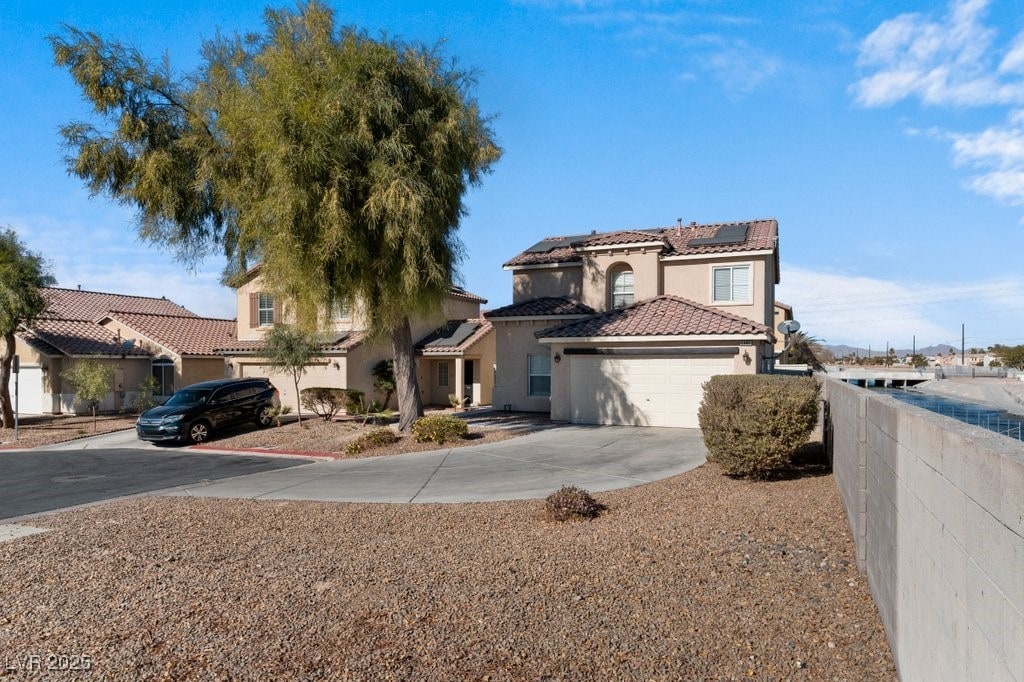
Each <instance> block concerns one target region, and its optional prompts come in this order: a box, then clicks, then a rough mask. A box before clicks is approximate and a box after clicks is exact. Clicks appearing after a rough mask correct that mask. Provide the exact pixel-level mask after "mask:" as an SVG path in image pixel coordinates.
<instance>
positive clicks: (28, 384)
mask: <svg viewBox="0 0 1024 682" xmlns="http://www.w3.org/2000/svg"><path fill="white" fill-rule="evenodd" d="M42 293H43V296H44V298H45V299H46V301H47V308H46V311H45V312H44V313H43V315H41V316H40V317H39V319H38V320H36V321H35V322H33V323H32V324H31V325H23V326H22V327H21V329H19V330H18V332H17V333H16V334H15V339H16V348H15V352H16V353H17V354H18V356H19V358H20V361H21V371H20V373H19V376H18V392H19V400H18V409H19V412H21V413H23V414H50V413H53V414H57V413H61V412H69V411H72V410H73V409H74V403H75V390H74V387H73V386H71V385H70V384H69V383H68V382H67V381H66V380H65V379H64V378H63V376H62V375H63V373H64V372H65V371H67V370H68V369H69V368H70V367H71V366H72V365H73V364H74V363H75V362H78V361H81V360H84V359H89V360H96V361H98V362H101V363H103V364H106V365H109V366H110V367H111V369H113V371H114V379H113V382H112V385H111V392H110V395H109V396H108V398H107V400H106V401H104V403H103V405H102V408H103V409H107V410H117V409H122V408H129V407H131V406H132V405H133V404H134V401H135V398H136V396H137V394H138V390H139V386H140V384H141V383H142V382H143V380H144V379H145V378H146V377H149V376H153V377H155V378H156V380H157V387H158V388H157V392H156V393H157V395H158V396H167V395H170V394H171V393H173V392H174V390H176V389H177V388H180V387H181V386H183V385H185V384H189V383H195V382H197V381H203V380H206V379H220V378H223V377H224V374H225V365H224V358H223V357H221V356H220V355H217V354H216V353H214V352H213V348H214V347H219V346H221V345H224V344H225V343H227V342H229V341H230V340H231V339H232V338H233V336H234V333H235V322H234V320H215V319H211V318H204V317H199V316H198V315H196V314H195V313H193V312H192V311H190V310H188V309H186V308H184V307H183V306H181V305H178V304H177V303H174V302H173V301H169V300H167V299H166V298H152V297H147V296H130V295H125V294H114V293H108V292H99V291H82V290H80V289H62V288H58V287H44V288H43V289H42ZM11 388H12V392H13V384H12V387H11Z"/></svg>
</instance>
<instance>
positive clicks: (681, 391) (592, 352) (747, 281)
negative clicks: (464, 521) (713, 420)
mask: <svg viewBox="0 0 1024 682" xmlns="http://www.w3.org/2000/svg"><path fill="white" fill-rule="evenodd" d="M504 267H505V269H506V270H511V271H512V278H513V283H512V287H513V289H512V304H511V305H508V306H504V307H502V308H498V309H496V310H492V311H490V312H488V313H486V316H487V319H489V320H490V321H491V323H492V324H493V325H494V329H495V334H496V343H497V357H498V360H497V369H496V374H495V386H494V405H495V406H496V407H499V408H506V409H513V410H526V411H541V412H547V411H550V414H551V418H552V419H553V420H556V421H568V422H573V423H581V424H635V425H648V426H676V427H696V426H697V410H698V407H699V405H700V401H701V398H702V396H703V389H702V386H701V385H702V383H703V382H704V381H706V380H707V379H708V378H709V377H711V376H713V375H715V374H739V373H757V372H768V371H771V369H772V367H773V363H774V348H773V344H774V341H775V339H774V335H773V333H772V321H773V315H774V309H775V305H774V304H775V285H776V284H777V283H778V281H779V248H778V223H777V222H776V221H775V220H773V219H768V220H753V221H749V222H736V223H724V224H713V225H697V224H691V225H689V226H683V225H681V224H680V225H676V226H673V227H667V228H654V229H643V230H623V231H617V232H605V233H591V234H589V235H579V236H570V237H551V238H548V239H545V240H543V241H541V242H539V243H537V244H535V245H533V246H531V247H530V248H528V249H526V250H525V251H523V252H522V253H520V254H518V255H517V256H515V257H514V258H512V259H511V260H509V261H508V262H507V263H506V264H505V266H504Z"/></svg>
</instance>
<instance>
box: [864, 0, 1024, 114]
mask: <svg viewBox="0 0 1024 682" xmlns="http://www.w3.org/2000/svg"><path fill="white" fill-rule="evenodd" d="M988 4H989V2H988V0H954V2H952V3H951V4H950V8H949V12H948V13H947V15H946V16H945V17H943V18H942V19H941V20H934V19H932V18H930V17H929V16H927V15H924V14H919V13H913V14H901V15H899V16H897V17H895V18H893V19H889V20H887V21H884V22H882V23H881V24H880V25H879V26H878V28H876V29H875V30H874V31H873V32H872V33H871V34H870V35H868V36H867V37H866V38H865V39H864V40H863V41H862V42H861V45H860V54H859V57H858V59H857V65H858V66H860V67H862V68H863V69H865V70H872V71H874V72H873V73H870V74H869V75H867V76H865V77H864V78H862V79H861V80H860V81H858V82H857V83H855V84H854V85H853V86H852V88H851V89H852V91H853V93H854V95H855V97H856V99H857V101H858V102H859V103H860V104H862V105H863V106H866V107H880V106H886V105H890V104H895V103H896V102H899V101H901V100H904V99H908V98H912V97H916V98H918V99H919V100H920V101H921V102H922V103H924V104H928V105H956V106H980V105H990V104H1020V103H1024V80H1022V79H1021V78H1020V76H1021V75H1024V32H1021V33H1020V34H1018V35H1017V36H1016V39H1015V40H1014V41H1013V44H1012V45H1011V46H1010V47H1009V48H1008V49H1005V50H1003V52H1004V54H1003V56H1002V59H1001V62H1000V61H999V60H998V57H999V55H998V52H999V50H998V48H997V47H996V45H995V43H996V38H997V33H996V31H995V30H994V29H992V28H989V27H987V26H986V25H985V24H984V23H983V19H984V15H985V10H986V9H987V7H988ZM997 62H999V63H998V64H997Z"/></svg>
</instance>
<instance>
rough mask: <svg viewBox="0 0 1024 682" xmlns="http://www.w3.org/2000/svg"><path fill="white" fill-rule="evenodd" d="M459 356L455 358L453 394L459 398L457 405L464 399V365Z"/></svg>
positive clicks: (460, 404)
mask: <svg viewBox="0 0 1024 682" xmlns="http://www.w3.org/2000/svg"><path fill="white" fill-rule="evenodd" d="M464 363H465V360H463V359H462V358H461V357H457V358H455V395H456V396H458V398H459V406H460V407H461V406H462V401H463V400H465V399H466V379H465V377H466V366H465V364H464Z"/></svg>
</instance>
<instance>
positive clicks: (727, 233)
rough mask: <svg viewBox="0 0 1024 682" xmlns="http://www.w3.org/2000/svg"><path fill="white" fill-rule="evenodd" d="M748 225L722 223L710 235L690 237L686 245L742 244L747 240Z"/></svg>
mask: <svg viewBox="0 0 1024 682" xmlns="http://www.w3.org/2000/svg"><path fill="white" fill-rule="evenodd" d="M749 230H750V225H748V224H747V223H742V224H740V225H722V226H721V227H719V228H718V230H717V231H716V232H715V234H714V235H712V236H711V237H701V238H699V239H691V240H690V242H689V244H687V246H723V245H726V244H742V243H743V242H745V241H747V232H748V231H749Z"/></svg>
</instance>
